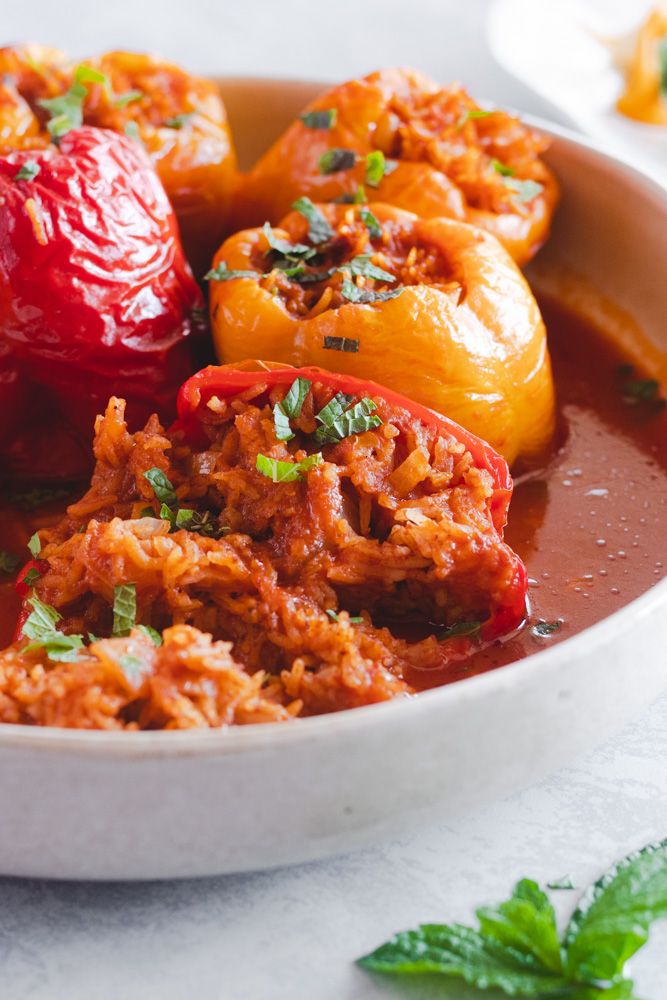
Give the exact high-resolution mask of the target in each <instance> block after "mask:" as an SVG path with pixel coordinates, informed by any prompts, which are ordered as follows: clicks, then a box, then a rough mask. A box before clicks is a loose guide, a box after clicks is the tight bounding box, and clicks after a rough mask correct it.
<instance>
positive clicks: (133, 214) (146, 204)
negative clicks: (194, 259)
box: [0, 127, 203, 479]
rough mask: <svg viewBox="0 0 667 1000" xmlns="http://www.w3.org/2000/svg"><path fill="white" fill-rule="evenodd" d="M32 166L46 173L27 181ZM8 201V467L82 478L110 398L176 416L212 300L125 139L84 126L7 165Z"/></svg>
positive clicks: (3, 167) (1, 378)
mask: <svg viewBox="0 0 667 1000" xmlns="http://www.w3.org/2000/svg"><path fill="white" fill-rule="evenodd" d="M26 165H28V166H29V167H30V168H31V172H32V171H33V170H34V169H35V168H36V173H35V174H34V176H33V177H32V178H31V179H25V180H23V179H19V178H17V174H19V172H20V171H21V169H22V168H26ZM0 199H1V200H2V213H0V388H1V391H0V461H1V462H2V464H3V466H4V470H5V472H7V471H9V473H10V474H13V475H14V476H16V477H19V478H23V479H36V478H49V479H54V478H73V477H76V476H78V475H82V474H84V473H85V472H86V471H88V469H89V466H90V440H91V437H92V430H93V424H94V421H95V416H96V414H97V413H99V412H100V411H101V410H102V409H103V408H104V406H105V404H106V401H107V399H108V397H109V394H110V392H112V391H114V392H119V393H123V394H124V395H125V396H126V398H127V399H128V403H129V408H130V410H131V413H132V420H133V421H137V422H139V421H145V419H146V418H147V417H148V416H149V414H150V413H152V412H155V411H156V410H157V411H158V412H161V413H162V414H163V417H166V418H168V417H169V414H170V411H171V409H172V406H173V399H174V396H175V393H176V389H177V387H178V385H179V384H180V383H181V382H182V381H183V378H185V377H186V376H187V375H188V374H189V372H190V371H191V370H192V367H193V348H194V340H195V339H196V338H193V333H195V332H196V331H197V330H198V329H199V326H198V323H200V322H201V320H197V319H196V317H197V315H199V316H200V315H201V308H202V306H203V302H202V298H201V293H200V291H199V287H198V285H197V284H196V282H195V280H194V278H193V276H192V272H191V271H190V268H189V266H188V264H187V262H186V260H185V257H184V254H183V250H182V247H181V244H180V240H179V236H178V228H177V225H176V220H175V217H174V214H173V211H172V209H171V206H170V204H169V201H168V199H167V197H166V195H165V193H164V189H163V187H162V185H161V184H160V181H159V179H158V177H157V175H156V173H155V171H154V169H153V167H152V165H151V163H150V161H149V159H148V157H147V155H146V154H145V152H144V151H143V150H142V149H141V148H140V147H139V146H138V145H137V143H135V142H133V141H132V140H130V139H128V138H126V137H124V136H118V135H116V134H115V133H113V132H109V131H107V130H103V129H96V128H89V127H83V128H80V129H76V130H72V131H70V132H68V133H67V135H65V136H64V137H63V138H62V140H61V143H60V147H59V148H55V147H53V146H50V147H48V148H46V149H42V150H21V151H19V150H15V151H13V152H10V153H7V154H5V155H3V156H0ZM193 311H194V316H195V318H194V319H193Z"/></svg>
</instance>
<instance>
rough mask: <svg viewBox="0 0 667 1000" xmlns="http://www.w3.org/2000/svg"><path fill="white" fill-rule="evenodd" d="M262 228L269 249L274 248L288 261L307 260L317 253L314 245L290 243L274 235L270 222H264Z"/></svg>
mask: <svg viewBox="0 0 667 1000" xmlns="http://www.w3.org/2000/svg"><path fill="white" fill-rule="evenodd" d="M262 228H263V231H264V235H265V236H266V239H267V241H268V244H269V246H270V248H271V250H275V251H276V253H279V254H280V255H281V256H282V257H284V258H286V260H288V261H290V262H297V261H301V260H309V259H310V258H311V257H314V256H315V254H316V253H317V250H315V248H314V247H309V246H307V245H306V244H305V243H291V242H290V241H289V240H282V239H280V238H279V237H277V236H274V235H273V229H272V228H271V223H270V222H265V223H264V225H263V227H262ZM269 253H270V251H269Z"/></svg>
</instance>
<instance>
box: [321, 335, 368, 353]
mask: <svg viewBox="0 0 667 1000" xmlns="http://www.w3.org/2000/svg"><path fill="white" fill-rule="evenodd" d="M322 347H323V348H324V350H325V351H342V352H343V353H344V354H358V353H359V341H358V340H354V338H353V337H325V338H324V340H323V341H322Z"/></svg>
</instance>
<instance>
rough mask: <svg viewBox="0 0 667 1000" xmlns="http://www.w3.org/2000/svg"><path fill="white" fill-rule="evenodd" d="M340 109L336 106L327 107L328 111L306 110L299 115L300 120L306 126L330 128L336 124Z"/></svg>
mask: <svg viewBox="0 0 667 1000" xmlns="http://www.w3.org/2000/svg"><path fill="white" fill-rule="evenodd" d="M337 117H338V111H337V110H336V108H327V110H326V111H306V112H305V113H304V114H302V115H299V120H300V121H302V122H303V124H304V125H305V126H306V128H314V129H329V128H333V126H334V125H335V124H336V118H337Z"/></svg>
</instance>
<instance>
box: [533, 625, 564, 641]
mask: <svg viewBox="0 0 667 1000" xmlns="http://www.w3.org/2000/svg"><path fill="white" fill-rule="evenodd" d="M562 624H563V623H562V622H561V621H555V622H537V624H536V625H533V627H532V628H531V630H530V631H531V632H532V633H533V635H536V636H538V638H541V639H543V638H545V637H546V636H548V635H553V633H554V632H557V631H558V629H559V628H560V627H561V625H562Z"/></svg>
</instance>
